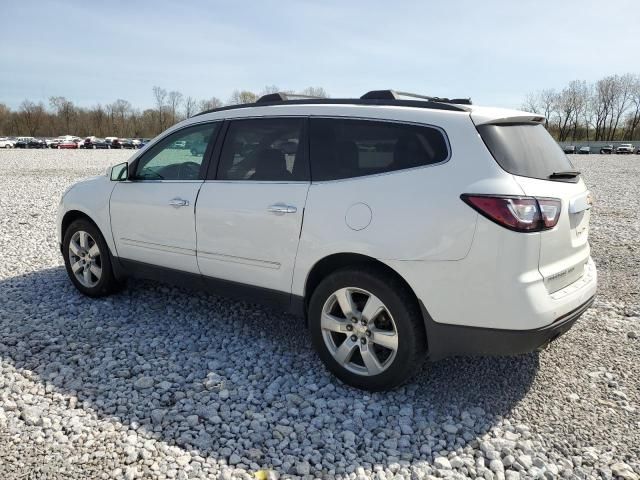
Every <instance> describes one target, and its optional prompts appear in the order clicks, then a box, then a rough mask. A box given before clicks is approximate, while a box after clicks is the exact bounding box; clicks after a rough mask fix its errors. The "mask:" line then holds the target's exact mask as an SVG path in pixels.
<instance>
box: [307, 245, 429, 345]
mask: <svg viewBox="0 0 640 480" xmlns="http://www.w3.org/2000/svg"><path fill="white" fill-rule="evenodd" d="M363 265H367V266H372V267H374V268H376V269H377V270H379V271H380V272H381V273H382V274H385V275H390V276H391V277H393V278H394V279H395V280H396V281H398V282H399V283H400V284H401V285H402V286H403V287H404V288H406V289H407V291H408V292H409V293H410V294H411V297H412V298H413V300H414V301H415V305H416V307H417V308H418V309H419V311H420V312H422V309H421V308H420V301H419V300H418V296H417V295H416V292H415V291H414V290H413V288H411V285H409V283H408V282H407V281H406V280H405V279H404V278H403V277H402V275H400V274H399V273H398V272H397V271H396V270H395V269H393V268H391V267H390V266H389V265H387V264H386V263H384V262H382V261H380V260H378V259H377V258H373V257H370V256H368V255H363V254H360V253H334V254H331V255H328V256H326V257H324V258H321V259H320V260H318V261H317V262H316V263H315V264H314V265H313V267H311V270H310V271H309V274H308V275H307V279H306V281H305V285H304V297H303V300H304V315H305V323H307V324H308V320H309V319H308V314H307V312H308V307H309V301H310V299H311V296H312V295H313V292H314V291H315V289H316V288H317V287H318V285H319V284H320V282H321V281H322V279H324V278H326V277H327V276H328V275H331V273H333V272H335V271H337V270H340V269H342V268H345V267H358V266H363ZM423 317H424V315H423ZM423 321H424V318H423ZM425 333H426V323H425Z"/></svg>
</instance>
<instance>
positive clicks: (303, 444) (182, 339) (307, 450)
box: [0, 267, 539, 474]
mask: <svg viewBox="0 0 640 480" xmlns="http://www.w3.org/2000/svg"><path fill="white" fill-rule="evenodd" d="M0 304H2V306H1V307H0V356H1V357H2V359H3V361H6V362H9V363H11V364H12V365H13V366H14V367H15V368H16V369H26V370H30V371H32V372H33V373H34V374H36V375H37V378H38V379H39V380H38V381H40V382H42V383H43V384H44V385H46V387H47V389H48V390H47V391H51V390H53V391H55V392H59V393H62V394H64V395H69V396H76V397H77V399H78V402H77V406H76V408H84V409H86V410H90V411H92V412H93V413H94V414H95V415H97V416H98V417H99V418H101V419H109V420H111V421H117V422H120V423H122V424H124V425H125V426H127V427H129V428H135V429H137V430H138V434H139V435H140V434H142V435H147V436H148V437H150V438H151V437H152V438H155V439H157V440H161V441H164V442H167V443H169V444H175V445H179V446H180V447H183V448H185V449H188V450H190V451H195V450H197V451H198V452H199V454H200V455H201V456H204V457H212V458H214V459H216V460H217V461H228V459H229V457H230V456H231V455H232V454H234V455H237V457H236V460H235V461H234V463H236V462H237V461H238V458H239V464H238V465H239V466H240V467H243V468H247V469H254V468H256V467H258V466H259V467H261V468H271V467H273V468H275V469H276V470H279V471H284V472H285V473H286V472H289V471H292V468H294V466H295V464H296V462H298V461H303V460H305V461H308V462H309V463H310V464H311V466H312V472H313V466H314V465H325V464H327V463H333V457H334V455H335V453H336V452H340V454H341V455H344V456H345V458H346V460H345V462H347V464H348V465H352V466H353V465H356V466H357V465H364V466H366V467H367V468H371V465H374V464H385V463H388V462H390V461H391V460H395V461H397V460H407V461H409V462H412V463H413V462H426V463H430V462H431V461H432V460H433V457H434V456H435V455H436V454H437V453H438V452H440V451H442V450H444V451H450V450H453V449H455V448H458V447H460V446H463V445H464V444H466V443H468V442H473V441H474V440H476V439H477V438H478V437H480V436H482V435H483V434H485V433H487V432H488V431H489V430H490V429H491V428H492V426H494V425H495V424H496V423H497V422H499V421H500V420H501V418H502V417H503V416H505V415H507V414H508V413H509V412H510V411H511V409H512V408H513V407H514V406H515V405H516V404H517V403H518V401H519V400H520V399H521V398H522V397H523V396H524V395H525V394H526V393H527V391H528V389H529V388H530V385H531V383H532V381H533V379H534V378H535V375H536V372H537V369H538V365H539V362H538V355H537V354H532V355H525V356H521V357H512V358H475V359H472V358H454V359H448V360H443V361H440V362H437V363H434V364H432V365H430V366H428V367H425V370H424V371H423V372H422V373H421V374H419V375H418V376H417V378H416V379H415V380H413V382H412V383H410V384H409V385H407V386H405V387H403V388H400V389H397V390H394V391H391V392H381V393H368V392H363V391H359V390H356V389H353V388H350V387H347V386H344V385H342V384H341V383H340V382H339V381H337V380H336V379H335V378H334V377H332V376H331V375H330V374H329V373H328V372H327V371H326V370H325V369H324V368H323V366H322V365H321V363H320V361H319V360H318V359H317V357H316V355H315V353H314V352H313V350H312V349H311V347H310V339H309V336H308V333H307V331H306V330H305V329H304V328H303V326H302V321H301V320H300V319H298V318H295V317H292V316H289V315H286V314H282V313H279V312H274V311H271V310H268V309H262V308H260V307H256V306H252V305H249V304H245V303H242V302H237V301H232V300H227V299H222V298H217V297H214V296H210V295H207V294H204V293H194V292H190V291H183V290H180V289H177V288H172V287H166V286H163V285H159V284H155V283H151V282H149V283H147V282H131V283H130V285H129V287H128V288H127V289H126V290H124V291H123V292H122V293H119V294H117V295H114V296H111V297H107V298H103V299H96V300H94V299H89V298H87V297H84V296H82V295H81V294H79V293H78V292H77V291H76V290H75V289H74V288H73V287H72V286H71V283H70V282H69V281H68V279H67V277H66V272H65V271H64V269H63V268H62V267H57V268H51V269H46V270H41V271H37V272H34V273H30V274H26V275H22V276H17V277H12V278H9V279H5V280H2V281H0ZM194 415H197V418H196V417H194ZM445 425H446V426H447V428H446V429H444V426H445ZM451 426H453V427H451ZM452 428H453V429H454V430H453V431H451V429H452ZM455 430H457V432H456V431H455ZM350 432H352V433H353V434H354V435H352V434H351V433H350ZM320 473H322V472H320ZM324 473H325V474H326V472H324ZM337 473H339V471H338V472H337Z"/></svg>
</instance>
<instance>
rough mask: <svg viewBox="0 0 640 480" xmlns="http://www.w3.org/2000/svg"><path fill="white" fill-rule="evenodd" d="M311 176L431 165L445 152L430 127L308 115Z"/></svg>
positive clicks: (438, 133)
mask: <svg viewBox="0 0 640 480" xmlns="http://www.w3.org/2000/svg"><path fill="white" fill-rule="evenodd" d="M310 131H311V142H310V151H311V176H312V178H313V180H314V181H324V180H338V179H343V178H354V177H362V176H364V175H374V174H378V173H386V172H393V171H395V170H404V169H407V168H414V167H421V166H425V165H432V164H435V163H440V162H443V161H445V160H446V159H447V158H448V156H449V150H448V148H447V142H446V140H445V137H444V135H443V133H442V132H441V131H440V130H438V129H436V128H432V127H427V126H422V125H412V124H402V123H394V122H382V121H375V120H360V119H346V118H345V119H341V118H312V119H311V121H310Z"/></svg>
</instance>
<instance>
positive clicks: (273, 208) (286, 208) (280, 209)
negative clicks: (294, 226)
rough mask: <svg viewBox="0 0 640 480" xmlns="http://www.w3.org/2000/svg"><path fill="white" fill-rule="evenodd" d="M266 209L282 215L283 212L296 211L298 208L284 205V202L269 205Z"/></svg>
mask: <svg viewBox="0 0 640 480" xmlns="http://www.w3.org/2000/svg"><path fill="white" fill-rule="evenodd" d="M267 210H268V211H269V212H271V213H275V214H276V215H283V214H285V213H296V212H297V211H298V209H297V208H296V207H294V206H293V205H285V204H284V203H276V204H274V205H270V206H269V207H268V208H267Z"/></svg>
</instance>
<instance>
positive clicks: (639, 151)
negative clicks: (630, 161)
mask: <svg viewBox="0 0 640 480" xmlns="http://www.w3.org/2000/svg"><path fill="white" fill-rule="evenodd" d="M636 155H640V147H638V149H637V150H636Z"/></svg>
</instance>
